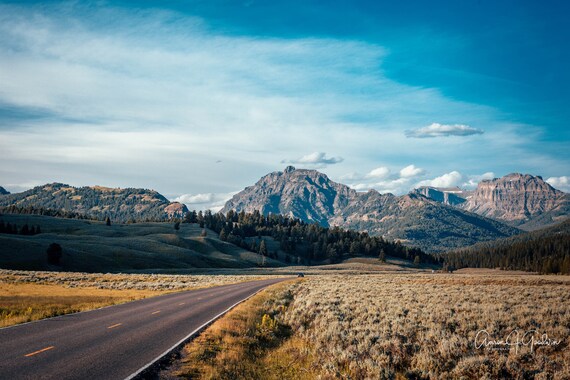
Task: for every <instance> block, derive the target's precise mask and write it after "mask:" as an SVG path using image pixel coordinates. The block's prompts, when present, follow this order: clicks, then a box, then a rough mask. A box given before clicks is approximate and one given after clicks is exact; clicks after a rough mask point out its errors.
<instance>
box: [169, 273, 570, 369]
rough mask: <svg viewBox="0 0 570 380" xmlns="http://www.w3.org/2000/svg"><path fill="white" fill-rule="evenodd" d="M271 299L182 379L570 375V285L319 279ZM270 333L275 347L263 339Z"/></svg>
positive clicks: (201, 344)
mask: <svg viewBox="0 0 570 380" xmlns="http://www.w3.org/2000/svg"><path fill="white" fill-rule="evenodd" d="M268 292H273V293H270V295H267V294H265V295H260V296H258V297H255V298H253V299H252V300H250V301H248V302H247V303H245V304H243V305H242V306H241V307H240V310H236V311H235V312H232V313H233V314H232V313H230V314H228V316H227V317H224V318H222V320H220V321H219V322H217V324H215V325H213V326H212V328H211V329H209V330H208V331H206V333H205V334H204V335H203V336H202V337H201V338H199V339H197V340H195V341H194V342H192V343H190V344H189V345H187V347H186V348H185V350H184V352H183V359H182V360H181V361H180V362H179V363H177V364H176V365H175V366H174V367H173V368H175V369H173V370H172V372H173V373H174V374H175V375H176V376H178V377H181V378H192V379H194V378H196V379H230V378H232V379H236V378H237V379H245V378H249V379H498V378H515V379H533V378H534V379H568V378H570V350H569V346H568V338H569V337H570V277H568V276H539V275H532V274H519V273H509V272H502V271H491V270H485V271H469V270H466V271H463V272H461V273H455V274H443V273H434V274H431V273H429V274H428V273H416V274H366V275H354V274H350V275H347V274H335V275H315V276H308V277H306V278H305V279H303V280H301V281H297V282H295V283H290V284H287V285H282V286H281V288H277V289H276V290H268ZM245 310H249V311H248V312H247V313H248V314H247V315H248V316H243V315H242V314H243V313H245ZM266 315H267V317H265V316H266ZM268 318H269V319H268ZM264 319H265V321H264ZM235 320H237V321H238V322H239V323H238V322H235ZM232 321H233V322H232ZM268 321H273V324H272V325H271V326H270V328H269V329H267V328H264V327H263V326H266V325H268V323H269V324H271V323H270V322H268ZM267 331H270V333H269V336H270V337H271V340H269V342H270V344H268V343H267V342H266V341H263V340H260V339H259V336H263V334H264V333H267ZM282 332H287V333H286V334H285V335H284V334H283V333H282ZM525 334H526V335H525ZM544 334H546V335H544ZM248 350H250V351H251V350H252V352H254V353H255V354H254V355H249V354H248V352H249V351H248ZM232 368H233V371H238V372H236V375H235V376H230V375H228V373H229V372H228V371H229V370H230V369H232ZM172 372H171V373H170V375H172Z"/></svg>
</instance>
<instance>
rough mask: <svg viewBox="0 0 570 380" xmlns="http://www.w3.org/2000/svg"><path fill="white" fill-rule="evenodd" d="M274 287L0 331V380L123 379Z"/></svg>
mask: <svg viewBox="0 0 570 380" xmlns="http://www.w3.org/2000/svg"><path fill="white" fill-rule="evenodd" d="M280 281H283V279H268V280H261V281H252V282H245V283H240V284H233V285H224V286H217V287H214V288H207V289H200V290H191V291H186V292H181V293H174V294H168V295H164V296H158V297H153V298H147V299H144V300H140V301H134V302H129V303H125V304H122V305H117V306H112V307H107V308H103V309H98V310H93V311H89V312H84V313H77V314H68V315H63V316H60V317H56V318H50V319H45V320H42V321H38V322H33V323H28V324H24V325H20V326H14V327H8V328H4V329H0V379H58V380H63V379H125V378H127V377H129V376H130V375H132V374H134V373H136V372H137V371H138V370H140V369H141V368H143V367H144V366H145V365H147V364H148V363H150V362H152V361H153V360H154V359H156V358H158V357H159V356H161V355H162V354H163V353H165V352H166V351H168V350H169V349H171V348H172V347H173V346H175V345H176V344H178V343H180V342H181V341H182V340H184V339H185V338H188V337H189V335H190V334H191V333H192V332H194V331H196V330H197V329H198V328H200V327H201V326H202V325H204V324H205V323H207V322H208V321H210V320H211V319H212V318H214V317H216V316H218V315H219V314H220V313H223V312H224V311H226V310H227V309H228V308H230V307H231V306H233V305H234V304H236V303H238V302H240V301H242V300H243V299H245V298H247V297H249V296H251V295H252V294H254V293H256V292H257V291H259V290H261V289H263V288H265V287H266V286H268V285H272V284H275V283H277V282H280Z"/></svg>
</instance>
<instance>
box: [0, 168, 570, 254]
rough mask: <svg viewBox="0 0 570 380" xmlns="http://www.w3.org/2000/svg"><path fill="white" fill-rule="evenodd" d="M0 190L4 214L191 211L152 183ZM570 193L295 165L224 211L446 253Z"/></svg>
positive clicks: (551, 210)
mask: <svg viewBox="0 0 570 380" xmlns="http://www.w3.org/2000/svg"><path fill="white" fill-rule="evenodd" d="M0 191H2V195H0V208H1V209H2V210H3V211H4V212H20V213H22V212H23V213H42V214H43V213H44V211H46V210H52V211H53V210H57V212H58V213H64V215H67V216H68V215H70V214H73V215H75V216H80V217H88V218H93V219H99V220H103V219H104V218H106V217H109V218H110V219H111V220H112V221H113V222H119V223H127V222H140V221H150V220H152V221H161V220H171V219H172V218H183V217H184V215H185V214H186V213H187V212H188V209H187V208H186V206H185V205H183V204H181V203H178V202H170V201H168V199H166V198H165V197H164V196H162V195H161V194H159V193H158V192H156V191H154V190H147V189H134V188H127V189H118V188H106V187H101V186H91V187H73V186H69V185H65V184H61V183H52V184H47V185H43V186H37V187H35V188H33V189H31V190H27V191H24V192H22V193H15V194H9V193H8V192H7V191H5V190H4V189H3V188H1V189H0ZM569 199H570V195H569V194H566V193H564V192H562V191H559V190H556V189H554V188H553V187H552V186H550V185H549V184H548V183H546V182H545V181H544V180H543V179H542V178H541V177H539V176H532V175H528V174H518V173H513V174H509V175H507V176H504V177H502V178H495V179H493V180H484V181H482V182H481V183H479V185H478V187H477V189H475V190H474V191H465V190H462V189H460V188H456V187H455V188H436V187H425V186H424V187H420V188H418V189H415V190H413V191H411V192H410V193H409V194H406V195H402V196H396V195H393V194H390V193H388V194H380V193H379V192H377V191H375V190H370V191H368V192H364V193H363V192H357V191H356V190H354V189H351V188H350V187H348V186H346V185H343V184H340V183H337V182H334V181H332V180H330V179H329V178H328V177H327V176H326V175H325V174H323V173H320V172H318V171H316V170H307V169H295V168H294V167H292V166H289V167H287V168H286V169H285V170H284V171H282V172H281V171H277V172H273V173H269V174H267V175H265V176H264V177H262V178H261V179H260V180H259V181H258V182H257V183H256V184H254V185H253V186H249V187H247V188H245V189H244V190H243V191H241V192H239V193H238V194H236V195H235V196H234V197H233V198H232V199H230V200H229V201H228V202H227V203H226V204H225V206H224V208H223V209H222V210H221V212H223V213H226V212H227V211H229V210H235V211H242V210H243V211H245V212H254V211H256V210H257V211H260V212H261V213H263V214H265V215H267V214H270V213H273V214H282V215H287V216H291V217H294V218H299V219H301V220H303V221H305V222H316V223H318V224H320V225H322V226H325V227H328V226H340V227H343V228H348V229H354V230H358V231H366V232H368V233H370V234H371V235H376V236H382V237H384V238H385V239H388V240H397V241H400V242H402V243H403V244H406V245H409V246H411V247H418V248H421V249H423V250H424V251H426V252H441V251H447V250H450V249H455V248H459V247H466V246H470V245H473V244H475V243H478V242H482V241H491V240H496V239H499V238H505V237H509V236H513V235H517V234H519V233H521V229H524V230H534V229H538V228H542V227H544V226H549V225H553V224H555V223H558V222H561V221H563V220H565V219H568V215H569V214H570V206H569V205H570V202H569ZM16 209H17V210H16ZM10 210H12V211H10ZM46 214H47V215H53V214H52V213H46ZM55 216H60V214H55Z"/></svg>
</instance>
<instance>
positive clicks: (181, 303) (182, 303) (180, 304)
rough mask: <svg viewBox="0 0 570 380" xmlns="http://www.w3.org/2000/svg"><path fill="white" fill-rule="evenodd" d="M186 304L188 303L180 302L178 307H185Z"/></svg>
mask: <svg viewBox="0 0 570 380" xmlns="http://www.w3.org/2000/svg"><path fill="white" fill-rule="evenodd" d="M185 303H186V302H180V303H179V304H178V306H182V305H184V304H185Z"/></svg>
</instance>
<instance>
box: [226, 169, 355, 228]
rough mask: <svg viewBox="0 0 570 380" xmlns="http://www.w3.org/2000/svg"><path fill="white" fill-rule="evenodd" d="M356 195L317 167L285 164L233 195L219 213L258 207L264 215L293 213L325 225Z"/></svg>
mask: <svg viewBox="0 0 570 380" xmlns="http://www.w3.org/2000/svg"><path fill="white" fill-rule="evenodd" d="M355 195H356V192H355V191H354V190H352V189H350V188H349V187H348V186H345V185H341V184H338V183H336V182H334V181H332V180H330V179H329V178H328V177H327V176H326V175H325V174H323V173H320V172H318V171H316V170H308V169H296V168H294V167H293V166H287V167H286V168H285V170H284V171H283V172H273V173H269V174H268V175H266V176H264V177H262V178H261V179H260V180H259V181H258V182H257V183H256V184H255V185H254V186H249V187H246V188H245V189H244V190H243V191H242V192H240V193H238V194H236V195H234V197H233V198H232V199H230V200H229V201H228V202H227V203H226V205H225V206H224V208H223V209H222V210H221V212H224V213H225V212H227V211H229V210H237V211H241V210H244V211H245V212H253V211H255V210H258V211H260V212H261V213H263V214H268V213H274V214H282V215H295V216H296V217H299V218H301V219H303V220H305V221H313V222H317V223H319V224H322V225H325V226H327V225H328V220H329V218H330V217H331V216H332V215H334V214H335V212H337V210H339V209H340V208H342V207H344V206H346V204H347V203H348V201H349V199H351V198H352V197H354V196H355Z"/></svg>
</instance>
